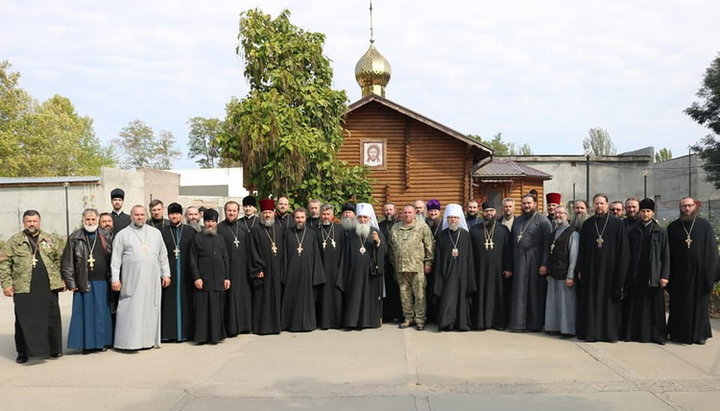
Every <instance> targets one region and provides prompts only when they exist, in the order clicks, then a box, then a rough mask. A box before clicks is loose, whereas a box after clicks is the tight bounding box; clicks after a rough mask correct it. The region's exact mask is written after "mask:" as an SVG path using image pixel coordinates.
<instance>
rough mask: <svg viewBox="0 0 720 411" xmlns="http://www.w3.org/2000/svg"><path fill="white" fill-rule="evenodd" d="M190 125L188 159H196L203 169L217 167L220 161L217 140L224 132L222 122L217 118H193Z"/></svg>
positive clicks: (189, 122)
mask: <svg viewBox="0 0 720 411" xmlns="http://www.w3.org/2000/svg"><path fill="white" fill-rule="evenodd" d="M188 124H189V125H190V134H189V135H188V158H194V159H195V162H196V163H197V164H198V165H199V166H200V167H202V168H214V167H216V166H217V165H218V160H219V159H220V149H219V147H218V145H217V141H216V139H217V136H218V135H220V133H221V132H222V122H221V121H220V120H219V119H217V118H204V117H193V118H191V119H190V120H189V121H188Z"/></svg>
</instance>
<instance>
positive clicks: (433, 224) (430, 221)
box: [427, 219, 440, 228]
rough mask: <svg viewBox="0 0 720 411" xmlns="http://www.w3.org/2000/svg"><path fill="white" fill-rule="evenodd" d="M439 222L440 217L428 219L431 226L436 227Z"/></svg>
mask: <svg viewBox="0 0 720 411" xmlns="http://www.w3.org/2000/svg"><path fill="white" fill-rule="evenodd" d="M439 223H440V219H437V220H432V219H429V220H427V225H428V226H429V227H430V228H436V227H437V226H438V224H439Z"/></svg>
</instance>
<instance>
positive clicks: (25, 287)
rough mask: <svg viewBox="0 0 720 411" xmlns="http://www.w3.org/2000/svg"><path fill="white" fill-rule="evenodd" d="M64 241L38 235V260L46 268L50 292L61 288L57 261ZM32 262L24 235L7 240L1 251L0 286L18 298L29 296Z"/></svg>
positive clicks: (41, 233)
mask: <svg viewBox="0 0 720 411" xmlns="http://www.w3.org/2000/svg"><path fill="white" fill-rule="evenodd" d="M64 248H65V240H64V239H63V238H62V237H60V236H58V235H56V234H51V233H47V232H45V231H42V230H41V231H40V234H38V251H37V256H38V257H37V258H38V259H42V261H43V263H44V264H45V267H46V268H47V272H48V278H49V280H50V289H51V290H56V289H59V288H63V282H62V279H61V278H60V261H61V259H62V253H63V249H64ZM32 259H33V254H32V251H30V243H29V242H28V239H27V237H26V236H25V233H24V232H23V231H21V232H19V233H17V234H15V235H14V236H12V237H10V239H8V240H7V242H6V243H5V247H4V248H3V249H2V250H0V284H2V288H3V289H6V288H8V287H13V289H14V292H15V293H17V294H22V293H29V292H30V280H31V279H32Z"/></svg>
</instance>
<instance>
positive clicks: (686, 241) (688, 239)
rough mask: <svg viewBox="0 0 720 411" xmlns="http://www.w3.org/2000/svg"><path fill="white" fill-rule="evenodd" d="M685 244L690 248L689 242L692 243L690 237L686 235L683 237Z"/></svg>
mask: <svg viewBox="0 0 720 411" xmlns="http://www.w3.org/2000/svg"><path fill="white" fill-rule="evenodd" d="M685 244H687V246H688V248H690V244H692V238H690V236H689V235H688V236H687V238H686V239H685Z"/></svg>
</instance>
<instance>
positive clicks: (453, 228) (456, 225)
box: [448, 223, 460, 231]
mask: <svg viewBox="0 0 720 411" xmlns="http://www.w3.org/2000/svg"><path fill="white" fill-rule="evenodd" d="M459 227H460V223H448V228H449V229H450V231H457V229H458V228H459Z"/></svg>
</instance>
